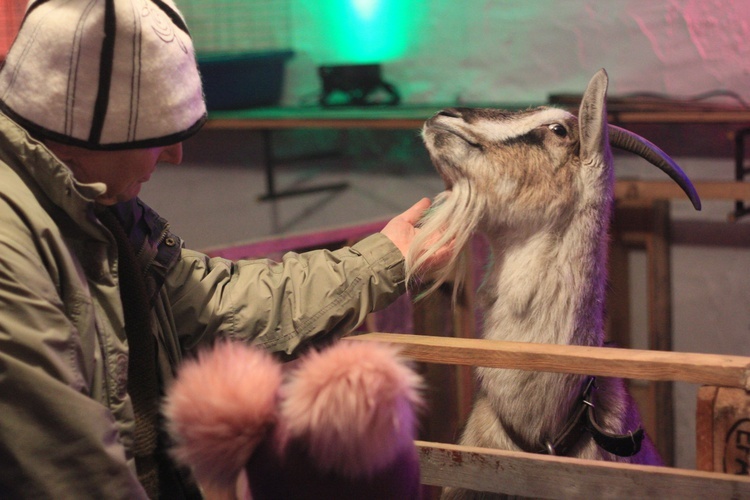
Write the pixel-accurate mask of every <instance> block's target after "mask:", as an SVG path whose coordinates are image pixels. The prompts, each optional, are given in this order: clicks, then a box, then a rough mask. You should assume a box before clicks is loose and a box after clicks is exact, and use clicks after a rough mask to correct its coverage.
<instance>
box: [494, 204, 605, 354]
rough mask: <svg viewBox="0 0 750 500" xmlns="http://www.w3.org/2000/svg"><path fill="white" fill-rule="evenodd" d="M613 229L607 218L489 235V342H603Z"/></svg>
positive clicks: (575, 219) (597, 343) (581, 219)
mask: <svg viewBox="0 0 750 500" xmlns="http://www.w3.org/2000/svg"><path fill="white" fill-rule="evenodd" d="M599 215H601V212H599ZM607 223H608V217H606V216H601V217H599V218H594V217H589V218H586V217H583V216H579V217H577V218H574V219H573V220H572V221H571V222H570V223H569V224H568V225H567V226H566V227H565V229H564V230H562V231H561V230H559V229H555V228H551V229H549V228H548V229H545V230H538V231H533V232H529V231H525V232H523V231H520V230H516V231H514V230H508V231H505V232H504V233H503V234H501V235H498V236H496V237H490V245H491V247H492V252H493V262H492V263H491V264H490V266H489V268H488V271H487V274H486V276H485V282H484V285H483V291H482V304H483V306H484V309H485V311H484V312H485V325H484V330H485V331H484V337H486V338H493V339H496V340H513V341H522V342H538V343H550V344H575V345H599V344H601V342H602V337H603V308H604V293H605V282H606V255H607V237H606V228H607Z"/></svg>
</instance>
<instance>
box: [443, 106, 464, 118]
mask: <svg viewBox="0 0 750 500" xmlns="http://www.w3.org/2000/svg"><path fill="white" fill-rule="evenodd" d="M438 115H440V116H448V117H450V118H461V111H460V110H459V109H458V108H445V109H442V110H440V111H439V112H438Z"/></svg>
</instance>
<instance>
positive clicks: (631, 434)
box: [407, 69, 700, 498]
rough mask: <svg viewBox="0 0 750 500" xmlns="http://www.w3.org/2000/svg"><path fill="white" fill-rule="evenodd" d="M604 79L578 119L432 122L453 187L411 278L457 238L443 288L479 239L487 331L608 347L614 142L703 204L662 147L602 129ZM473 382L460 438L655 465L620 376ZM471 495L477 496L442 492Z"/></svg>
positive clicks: (533, 115)
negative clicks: (484, 248) (486, 258)
mask: <svg viewBox="0 0 750 500" xmlns="http://www.w3.org/2000/svg"><path fill="white" fill-rule="evenodd" d="M607 85H608V77H607V73H606V72H605V71H604V70H603V69H602V70H600V71H599V72H598V73H597V74H596V75H594V77H593V78H592V79H591V81H590V82H589V85H588V87H587V89H586V91H585V93H584V95H583V99H582V102H581V105H580V110H579V114H578V117H577V118H576V117H575V116H573V115H572V114H570V113H568V112H567V111H565V110H562V109H556V108H553V107H539V108H534V109H528V110H523V111H516V112H509V111H503V110H499V109H487V108H449V109H444V110H442V111H440V112H438V113H437V114H436V115H434V116H433V117H432V118H430V119H429V120H428V121H427V122H426V123H425V124H424V127H423V130H422V137H423V139H424V143H425V145H426V148H427V150H428V153H429V155H430V158H431V161H432V163H433V164H434V166H435V168H436V170H437V171H438V173H439V174H440V176H441V177H442V178H443V180H444V182H445V185H446V190H445V191H444V192H442V193H440V194H439V195H438V196H437V197H436V198H435V203H434V204H433V208H432V209H431V210H430V211H429V212H428V213H427V214H426V215H425V217H424V218H423V221H422V222H421V224H422V228H423V229H424V230H423V231H422V232H421V234H420V235H418V237H417V240H416V241H415V244H414V246H413V248H412V250H411V251H410V252H409V255H407V275H408V277H409V278H408V279H409V280H413V279H414V278H415V276H418V274H419V268H420V265H421V264H422V263H423V262H424V261H425V260H427V259H429V258H430V256H431V255H432V254H434V252H435V250H436V249H437V248H439V247H440V246H442V244H443V243H446V242H448V241H450V240H454V241H455V244H454V248H455V252H454V254H453V255H452V258H451V260H450V262H449V263H448V264H447V265H446V267H445V268H444V269H443V270H442V271H441V272H440V273H439V274H438V276H437V277H436V278H435V280H434V287H433V288H436V287H437V286H439V284H440V283H442V282H444V281H445V280H446V279H447V277H448V276H450V275H451V274H452V273H453V272H454V271H455V268H456V263H457V261H458V255H459V253H460V251H461V249H462V248H463V247H464V246H465V245H466V244H467V242H468V241H469V238H470V236H471V235H472V234H473V233H474V232H475V231H479V232H481V233H483V234H484V235H485V236H486V237H487V240H488V244H489V246H490V249H491V253H492V259H491V262H490V263H489V264H488V266H487V270H486V272H485V277H484V281H483V283H482V286H481V288H480V291H479V294H478V302H479V307H480V308H481V309H482V313H483V318H484V319H483V324H484V326H483V334H482V336H483V337H484V338H487V339H494V340H509V341H519V342H536V343H548V344H569V345H583V346H601V345H603V342H604V335H605V334H604V299H605V288H606V280H607V276H606V274H607V271H606V259H607V247H608V226H609V221H610V212H611V207H612V204H613V185H614V174H613V159H612V154H611V150H610V144H611V145H612V146H615V147H619V148H623V149H626V150H629V151H631V152H634V153H636V154H638V155H640V156H642V157H643V158H645V159H646V160H648V161H649V162H650V163H652V164H654V165H656V166H657V167H659V168H660V169H661V170H663V171H664V172H665V173H667V174H668V175H669V176H670V177H671V178H672V179H673V180H675V181H676V182H677V183H678V184H679V185H680V186H681V187H682V189H683V190H684V191H685V192H686V193H687V195H688V197H689V198H690V199H691V201H692V202H693V205H694V206H695V208H696V209H697V210H700V199H699V197H698V195H697V193H696V191H695V189H694V187H693V185H692V184H691V183H690V180H689V179H688V178H687V176H686V175H685V174H684V173H683V172H682V170H681V169H680V168H679V167H678V166H677V165H676V164H675V163H674V162H673V161H672V160H671V159H670V158H669V157H668V156H667V155H666V154H665V153H664V152H662V151H661V150H660V149H659V148H657V147H656V146H655V145H653V144H651V143H650V142H648V141H646V140H645V139H643V138H642V137H640V136H638V135H636V134H634V133H632V132H629V131H627V130H624V129H622V128H619V127H615V126H613V125H609V124H608V123H607V110H606V93H607ZM476 376H477V378H478V389H477V395H476V398H475V401H474V405H473V408H472V411H471V413H470V416H469V419H468V421H467V423H466V425H465V428H464V431H463V434H462V436H461V439H460V443H461V444H464V445H468V446H478V447H488V448H500V449H506V450H522V451H527V452H535V453H549V454H559V455H563V454H564V455H567V456H574V457H580V458H587V459H597V460H612V461H624V462H631V463H641V464H660V463H661V460H660V458H659V456H658V453H657V452H656V449H655V447H654V445H653V443H652V442H651V441H650V440H649V439H648V437H646V438H645V440H643V442H642V443H641V438H642V437H643V431H642V430H641V429H640V427H641V422H640V416H639V415H638V410H637V408H636V406H635V404H634V402H633V401H632V400H631V398H630V396H629V394H628V393H627V390H626V388H625V385H624V382H623V381H622V380H620V379H613V378H596V379H593V378H592V377H587V376H582V375H575V374H561V373H542V372H531V371H521V370H510V369H497V368H495V369H492V368H481V367H480V368H477V370H476ZM584 401H585V403H584ZM608 450H609V451H608ZM639 450H640V451H639ZM474 494H477V495H481V494H478V493H476V492H468V491H466V490H450V491H446V492H445V493H444V495H445V498H471V497H472V495H474Z"/></svg>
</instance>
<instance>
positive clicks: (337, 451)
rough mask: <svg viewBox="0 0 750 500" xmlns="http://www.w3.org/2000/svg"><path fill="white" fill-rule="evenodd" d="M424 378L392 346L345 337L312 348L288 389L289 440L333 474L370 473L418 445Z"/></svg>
mask: <svg viewBox="0 0 750 500" xmlns="http://www.w3.org/2000/svg"><path fill="white" fill-rule="evenodd" d="M421 388H422V380H421V378H420V376H419V375H417V374H416V373H415V372H414V371H413V370H412V369H411V368H410V367H409V366H407V365H406V363H405V362H404V361H403V360H401V359H400V358H399V357H398V351H397V350H396V349H395V348H394V347H392V346H389V345H383V344H375V343H370V342H362V341H356V340H352V341H348V340H347V341H342V342H339V343H337V344H336V345H334V346H333V347H330V348H328V349H326V350H324V351H321V352H310V353H309V354H308V355H307V356H306V357H304V358H303V359H302V360H301V362H300V365H299V367H298V368H297V369H296V370H295V371H294V372H293V373H292V375H291V377H290V378H289V380H288V381H287V382H286V383H285V384H284V386H283V388H282V402H281V410H280V411H281V424H280V425H281V426H282V427H283V429H282V432H283V435H284V439H285V440H293V441H296V442H304V443H306V446H307V451H308V454H309V456H310V459H311V461H312V462H313V463H315V464H316V466H317V467H318V468H319V469H320V470H322V471H325V472H333V473H336V474H341V475H342V476H344V477H348V478H352V479H356V478H368V477H371V476H372V475H374V474H376V473H377V472H378V471H380V470H383V468H385V467H387V466H389V465H390V464H391V463H392V462H393V461H394V460H396V459H397V457H398V456H399V455H401V454H403V452H404V450H405V449H408V448H410V447H413V446H414V443H413V441H414V434H415V429H416V425H417V422H416V416H415V410H416V409H417V408H420V407H421V406H422V398H421V395H420V390H421Z"/></svg>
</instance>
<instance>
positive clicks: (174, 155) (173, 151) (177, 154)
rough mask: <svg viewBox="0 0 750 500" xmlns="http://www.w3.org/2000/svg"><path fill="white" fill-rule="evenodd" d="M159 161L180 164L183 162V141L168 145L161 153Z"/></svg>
mask: <svg viewBox="0 0 750 500" xmlns="http://www.w3.org/2000/svg"><path fill="white" fill-rule="evenodd" d="M159 161H163V162H166V163H171V164H173V165H179V164H180V163H182V143H181V142H178V143H177V144H172V145H171V146H167V147H166V148H164V150H163V151H162V152H161V154H160V155H159Z"/></svg>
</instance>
